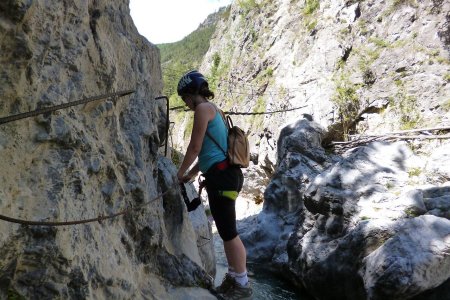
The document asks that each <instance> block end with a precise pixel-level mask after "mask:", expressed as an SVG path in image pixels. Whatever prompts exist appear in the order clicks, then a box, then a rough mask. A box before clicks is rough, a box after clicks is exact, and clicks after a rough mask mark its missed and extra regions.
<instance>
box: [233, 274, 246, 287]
mask: <svg viewBox="0 0 450 300" xmlns="http://www.w3.org/2000/svg"><path fill="white" fill-rule="evenodd" d="M234 274H236V276H235V277H234V280H236V282H237V283H239V284H240V285H241V286H246V285H247V283H248V277H247V271H245V272H243V273H234Z"/></svg>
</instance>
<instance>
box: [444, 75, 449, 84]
mask: <svg viewBox="0 0 450 300" xmlns="http://www.w3.org/2000/svg"><path fill="white" fill-rule="evenodd" d="M444 80H445V81H447V82H450V73H447V74H445V75H444Z"/></svg>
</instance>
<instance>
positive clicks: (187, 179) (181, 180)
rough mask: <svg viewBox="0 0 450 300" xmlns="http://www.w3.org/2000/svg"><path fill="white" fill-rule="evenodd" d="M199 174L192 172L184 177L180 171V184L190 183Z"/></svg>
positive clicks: (178, 174)
mask: <svg viewBox="0 0 450 300" xmlns="http://www.w3.org/2000/svg"><path fill="white" fill-rule="evenodd" d="M192 171H194V172H192ZM197 174H198V171H195V170H191V171H190V172H188V173H187V174H186V175H184V174H182V173H180V171H178V173H177V178H178V182H180V183H186V182H188V181H190V180H191V179H192V178H193V177H195V176H196V175H197Z"/></svg>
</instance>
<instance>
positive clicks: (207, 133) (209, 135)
mask: <svg viewBox="0 0 450 300" xmlns="http://www.w3.org/2000/svg"><path fill="white" fill-rule="evenodd" d="M206 135H207V136H208V137H209V138H210V139H211V140H212V141H213V142H214V144H216V145H217V147H219V148H220V150H222V152H223V154H225V156H226V157H228V154H227V153H226V152H225V150H223V148H222V146H220V144H219V143H218V142H217V141H216V139H215V138H213V137H212V135H211V134H209V132H208V130H206Z"/></svg>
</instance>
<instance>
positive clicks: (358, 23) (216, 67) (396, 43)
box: [201, 0, 450, 193]
mask: <svg viewBox="0 0 450 300" xmlns="http://www.w3.org/2000/svg"><path fill="white" fill-rule="evenodd" d="M449 5H450V4H449V3H448V1H431V0H428V1H394V0H386V1H370V0H369V1H351V0H345V1H344V0H343V1H316V0H311V1H310V0H308V1H304V0H293V1H291V0H289V1H288V0H274V1H262V0H257V1H255V0H240V1H235V2H233V4H232V5H231V9H230V14H229V17H228V19H226V20H224V21H221V22H219V24H218V25H217V30H216V33H215V35H214V36H213V39H212V41H211V46H210V49H209V51H208V53H207V54H206V56H205V59H204V61H203V64H202V67H201V71H203V72H204V73H205V74H207V75H209V76H210V77H211V78H212V81H213V85H214V87H215V88H216V93H217V102H218V103H219V104H220V106H221V107H222V108H223V109H224V110H231V111H237V112H250V113H252V112H272V111H278V110H289V109H294V110H291V111H286V112H284V113H277V114H267V115H255V116H242V117H239V116H237V117H235V119H236V121H235V123H238V124H240V125H241V126H242V127H244V128H245V129H246V130H248V132H249V134H250V137H251V142H252V151H253V153H254V156H253V157H254V158H255V159H254V161H255V163H256V164H257V165H258V167H255V169H256V170H254V171H253V170H252V171H250V174H249V176H250V177H256V178H261V175H263V176H264V175H266V176H267V175H269V176H270V175H271V174H273V170H274V165H275V164H276V160H277V155H276V152H277V139H278V136H279V134H280V130H281V128H283V127H285V126H286V125H287V124H290V123H293V122H295V121H297V120H298V119H299V118H301V117H302V115H303V114H305V115H309V116H311V117H312V118H313V119H314V120H315V121H316V122H317V123H319V124H320V125H321V126H323V127H324V128H325V129H326V132H327V134H326V135H325V136H324V140H323V143H325V144H326V143H328V142H330V141H331V140H334V141H338V140H342V139H344V138H345V137H346V136H348V134H361V133H371V134H377V133H386V132H390V131H393V130H398V129H411V128H423V127H432V126H440V125H448V124H449V123H450V112H449V111H450V109H449V103H450V99H449V95H450V84H449V82H450V73H449V66H450V60H449V40H450V39H449V32H450V30H449V22H450V19H449V18H450V17H449V15H448V12H449V10H450V7H449ZM296 108H298V109H296ZM255 172H256V173H257V175H256V176H253V173H255ZM256 191H257V190H256V189H251V190H250V191H249V192H256ZM261 192H262V191H260V193H261Z"/></svg>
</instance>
